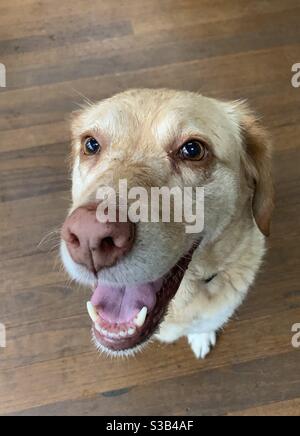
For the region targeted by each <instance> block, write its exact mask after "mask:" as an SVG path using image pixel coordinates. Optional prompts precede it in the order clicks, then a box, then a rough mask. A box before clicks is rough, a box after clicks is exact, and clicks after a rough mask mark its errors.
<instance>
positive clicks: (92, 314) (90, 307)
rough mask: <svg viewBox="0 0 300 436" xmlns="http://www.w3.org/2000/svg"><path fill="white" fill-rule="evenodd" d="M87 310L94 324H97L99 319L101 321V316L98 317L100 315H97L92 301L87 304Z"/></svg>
mask: <svg viewBox="0 0 300 436" xmlns="http://www.w3.org/2000/svg"><path fill="white" fill-rule="evenodd" d="M86 308H87V311H88V314H89V315H90V317H91V320H92V321H93V322H97V321H98V319H99V315H98V313H97V311H96V309H95V307H94V306H93V304H92V303H91V302H90V301H88V302H87V303H86Z"/></svg>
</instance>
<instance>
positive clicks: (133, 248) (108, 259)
mask: <svg viewBox="0 0 300 436" xmlns="http://www.w3.org/2000/svg"><path fill="white" fill-rule="evenodd" d="M72 135H73V146H72V174H73V189H72V199H73V201H72V207H71V209H70V211H69V215H68V217H67V219H66V221H65V223H64V225H63V229H62V243H61V256H62V260H63V263H64V265H65V268H66V270H67V271H68V273H69V274H70V276H71V277H72V278H73V279H74V280H77V281H78V282H80V283H82V284H84V285H87V286H90V287H92V288H93V291H94V292H93V297H92V300H91V302H90V303H88V309H89V312H90V315H91V317H92V319H93V321H94V327H93V333H94V338H95V340H96V342H97V345H98V346H99V347H101V348H102V349H104V350H106V351H109V352H111V353H113V354H120V353H124V352H127V353H129V352H130V351H134V350H136V349H138V348H139V347H140V346H141V344H143V343H145V342H146V341H147V340H148V339H149V338H150V337H151V336H152V335H153V334H154V332H155V331H156V329H157V327H158V326H159V324H160V322H161V321H162V319H163V317H164V314H165V313H166V310H167V308H168V305H169V303H170V301H171V300H172V299H174V298H176V292H177V290H178V288H179V285H180V282H181V280H182V278H183V276H184V274H185V271H186V270H187V268H188V266H189V262H190V261H191V258H192V256H193V252H194V250H195V249H198V248H197V247H199V245H200V249H201V244H205V243H207V242H213V241H214V240H215V239H217V238H218V237H220V236H221V235H222V232H223V231H224V229H225V228H226V227H227V226H228V225H229V224H230V223H231V222H232V220H233V219H234V218H235V217H236V216H238V215H239V214H241V211H242V210H245V208H248V209H249V214H251V213H253V217H254V219H255V221H256V223H257V225H258V227H259V228H260V230H261V231H262V232H263V233H264V234H265V235H267V234H268V232H269V224H270V217H271V211H272V205H273V203H272V183H271V175H270V145H269V140H268V137H267V135H266V133H265V131H264V130H263V129H262V128H261V126H260V125H259V124H258V122H257V120H256V119H255V117H254V116H253V115H251V113H250V112H249V110H248V108H247V107H246V105H245V104H243V103H225V102H220V101H217V100H214V99H209V98H205V97H203V96H201V95H198V94H195V93H190V92H180V91H171V90H147V89H146V90H131V91H127V92H124V93H122V94H118V95H116V96H114V97H112V98H110V99H107V100H105V101H102V102H100V103H98V104H95V105H92V106H90V107H87V108H86V109H84V110H82V111H81V112H80V113H77V114H75V115H74V119H73V123H72ZM120 180H123V181H126V184H127V189H128V190H130V189H131V190H133V191H132V192H134V190H135V189H136V188H141V187H142V188H143V189H144V192H146V193H148V194H151V192H152V189H153V188H163V187H164V188H169V189H170V190H172V189H174V188H180V191H181V192H183V191H184V189H185V188H189V187H191V188H193V191H192V192H193V193H192V196H191V204H192V205H193V207H195V206H196V207H197V201H198V198H197V197H195V195H194V194H195V193H194V189H195V188H196V187H202V188H204V205H205V207H204V228H203V229H202V228H201V229H200V230H198V231H196V232H187V220H186V217H183V219H182V220H179V219H175V216H173V218H172V212H174V209H175V207H174V205H173V204H172V205H171V207H170V209H171V213H170V217H171V219H170V221H169V222H165V221H163V220H162V219H161V208H162V204H161V201H160V202H159V206H158V209H159V211H158V216H159V219H156V220H154V221H155V222H153V220H151V219H149V220H148V221H147V220H144V221H140V222H135V220H134V219H131V218H130V216H129V214H127V215H126V217H125V218H126V219H120V215H121V210H120V209H121V202H119V203H118V208H116V215H115V218H116V219H115V220H112V219H111V218H109V217H107V219H106V220H105V219H104V220H102V219H101V220H99V219H98V215H97V211H98V208H99V206H101V205H102V204H104V200H103V199H101V200H99V197H98V195H97V192H99V188H106V189H107V188H109V189H113V191H114V192H116V193H117V195H116V197H115V200H116V198H118V199H119V198H120V197H121V194H120V186H119V182H120ZM150 197H151V195H150ZM123 200H124V199H123ZM126 201H129V204H131V205H132V199H131V200H130V199H129V200H128V198H127V200H126ZM127 206H128V204H127ZM144 206H149V197H147V199H146V200H145V199H144ZM122 207H123V206H122ZM139 207H141V206H139ZM105 210H106V211H107V204H106V206H105ZM126 210H127V211H128V209H126ZM122 213H123V210H122ZM149 213H150V212H149ZM123 218H124V217H123Z"/></svg>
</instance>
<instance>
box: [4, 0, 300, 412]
mask: <svg viewBox="0 0 300 436" xmlns="http://www.w3.org/2000/svg"><path fill="white" fill-rule="evenodd" d="M299 23H300V4H299V0H285V1H282V0H269V1H268V0H265V1H260V0H257V1H249V0H227V1H223V0H181V1H178V0H143V1H141V0H128V1H123V0H118V1H117V0H99V1H94V0H73V1H72V2H71V1H62V0H51V2H49V1H46V0H9V1H8V0H2V1H1V5H0V62H1V63H3V64H5V65H6V68H7V88H6V89H4V88H3V89H1V90H0V203H1V204H0V223H1V224H0V283H1V286H0V323H2V324H5V326H6V329H7V347H6V348H1V349H0V413H1V414H2V415H3V414H22V415H41V414H49V415H57V414H66V415H74V414H80V415H91V414H109V415H118V414H124V415H130V414H138V415H141V414H151V415H152V414H157V415H166V414H170V415H177V414H183V415H193V414H196V415H252V414H255V415H270V414H290V415H299V412H300V349H295V348H293V347H292V345H291V339H292V333H291V328H292V325H293V324H294V323H300V288H299V281H300V280H299V278H300V273H299V261H300V249H299V246H300V237H299V215H300V171H299V167H300V88H298V89H295V88H293V87H292V86H291V77H292V73H291V67H292V65H293V64H294V63H296V62H300V25H299ZM161 86H167V87H174V88H182V89H189V90H198V91H200V92H203V93H205V94H207V95H210V96H215V97H220V98H226V99H236V98H248V99H249V102H250V104H251V105H252V106H253V107H254V108H256V109H257V111H258V112H259V113H260V114H262V115H263V119H264V123H265V124H266V125H267V126H268V127H269V128H270V130H271V132H272V134H273V137H274V143H275V150H276V151H275V158H274V165H275V176H276V188H277V209H276V213H275V217H274V224H273V233H272V236H271V238H270V240H269V247H270V250H269V254H268V256H267V258H266V261H265V264H264V267H263V269H262V271H261V273H260V275H259V277H258V280H257V282H256V285H255V286H254V287H253V290H252V292H251V294H250V296H249V298H248V300H247V302H246V303H245V304H244V306H243V307H242V308H241V310H240V311H239V313H238V314H237V315H236V316H235V317H234V319H233V320H232V322H231V323H230V324H229V325H228V326H227V327H226V329H225V331H224V334H222V336H221V337H220V340H219V342H218V345H217V347H216V348H215V350H214V351H213V353H212V354H211V355H210V356H209V358H208V359H207V360H206V361H205V362H200V361H199V362H198V361H196V360H195V359H194V357H193V355H192V353H191V351H190V349H189V348H188V346H187V344H186V343H185V341H181V342H179V343H177V344H175V345H171V346H163V345H159V344H154V345H152V346H151V347H150V348H149V349H148V350H147V351H146V352H144V354H141V355H140V356H137V357H136V358H134V359H131V360H125V361H111V360H107V359H105V358H103V357H100V356H98V355H97V353H96V351H95V350H94V348H93V346H92V345H91V343H90V333H89V329H90V321H89V319H88V316H87V314H86V310H85V301H86V300H87V295H88V291H86V290H79V289H76V288H74V287H73V285H70V284H69V283H68V282H67V280H66V278H65V276H64V275H63V274H62V272H61V271H60V268H59V262H58V261H57V252H56V243H57V237H56V235H55V233H54V234H52V236H50V237H49V238H47V240H46V241H45V242H44V243H41V244H40V245H39V243H40V242H41V241H42V239H43V238H44V237H45V235H48V234H49V233H50V232H51V231H53V230H55V229H57V228H58V227H59V225H60V223H61V222H62V220H63V218H64V215H65V211H66V209H67V206H68V204H69V188H70V183H69V180H68V170H67V163H66V156H67V154H68V151H69V145H68V144H69V131H68V116H69V114H70V112H71V111H72V110H74V109H76V108H77V105H78V104H80V103H81V102H82V101H83V99H82V97H81V95H85V96H86V97H88V98H91V99H92V100H97V99H101V98H103V97H107V96H109V95H111V94H113V93H116V92H118V91H121V90H124V89H126V88H130V87H161Z"/></svg>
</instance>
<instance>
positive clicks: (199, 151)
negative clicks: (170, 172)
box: [180, 140, 207, 160]
mask: <svg viewBox="0 0 300 436" xmlns="http://www.w3.org/2000/svg"><path fill="white" fill-rule="evenodd" d="M206 155H207V148H206V147H205V145H204V144H202V142H200V141H197V140H191V141H187V142H185V143H184V144H183V145H182V147H181V148H180V156H181V157H182V158H183V159H187V160H202V159H204V158H205V157H206Z"/></svg>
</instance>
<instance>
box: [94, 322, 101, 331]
mask: <svg viewBox="0 0 300 436" xmlns="http://www.w3.org/2000/svg"><path fill="white" fill-rule="evenodd" d="M95 329H96V330H97V332H99V333H102V328H101V327H100V326H99V325H98V324H95Z"/></svg>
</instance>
